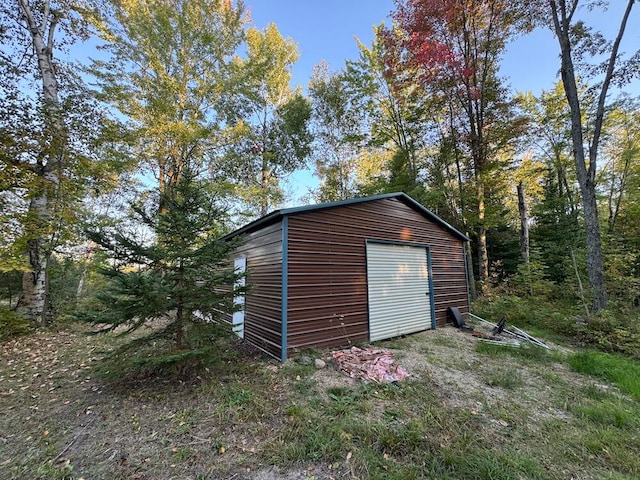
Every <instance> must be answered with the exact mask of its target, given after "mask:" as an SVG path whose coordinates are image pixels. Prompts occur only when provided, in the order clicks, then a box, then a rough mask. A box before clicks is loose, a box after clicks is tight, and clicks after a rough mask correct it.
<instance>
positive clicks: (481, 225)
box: [477, 179, 489, 292]
mask: <svg viewBox="0 0 640 480" xmlns="http://www.w3.org/2000/svg"><path fill="white" fill-rule="evenodd" d="M477 183H478V185H477V193H478V274H479V275H480V289H479V290H480V292H482V291H483V290H484V289H485V288H486V286H487V285H488V284H489V252H488V249H487V227H486V225H485V201H484V182H482V180H480V179H478V180H477Z"/></svg>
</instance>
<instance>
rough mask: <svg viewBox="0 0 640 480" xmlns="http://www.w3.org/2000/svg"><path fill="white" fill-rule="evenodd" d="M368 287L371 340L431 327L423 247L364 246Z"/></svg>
mask: <svg viewBox="0 0 640 480" xmlns="http://www.w3.org/2000/svg"><path fill="white" fill-rule="evenodd" d="M367 284H368V287H367V288H368V294H369V336H370V339H371V341H375V340H382V339H385V338H391V337H395V336H399V335H405V334H408V333H413V332H418V331H421V330H426V329H428V328H430V327H431V296H430V292H429V269H428V264H427V251H426V248H425V247H416V246H407V245H395V244H385V243H374V242H369V243H367Z"/></svg>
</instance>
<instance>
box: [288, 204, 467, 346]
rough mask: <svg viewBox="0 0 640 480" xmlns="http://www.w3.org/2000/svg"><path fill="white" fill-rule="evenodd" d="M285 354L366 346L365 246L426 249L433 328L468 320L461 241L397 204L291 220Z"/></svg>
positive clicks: (298, 216)
mask: <svg viewBox="0 0 640 480" xmlns="http://www.w3.org/2000/svg"><path fill="white" fill-rule="evenodd" d="M288 222H289V223H288V257H289V262H288V265H289V267H288V268H289V270H288V278H289V281H288V318H287V324H288V331H287V332H288V334H287V340H288V341H287V346H288V348H287V350H288V353H293V352H295V351H296V349H300V348H305V347H308V346H315V347H334V346H344V345H348V344H349V342H361V341H366V340H367V339H368V310H367V269H366V257H365V242H366V239H379V240H391V241H398V242H412V243H420V244H426V245H429V247H430V251H431V265H432V274H433V295H434V302H435V314H436V322H437V324H438V325H443V324H444V323H446V310H447V307H449V306H457V307H459V308H460V311H461V312H462V313H467V312H468V297H467V282H466V276H465V268H464V255H463V247H462V241H461V240H460V239H459V238H457V237H455V236H454V235H453V234H452V233H450V232H449V231H448V230H446V229H445V228H444V227H442V226H440V225H438V224H436V223H434V222H432V221H431V220H429V219H428V218H426V217H425V216H424V215H422V214H421V213H419V212H417V211H416V210H414V209H412V208H411V207H409V206H407V205H406V204H405V203H403V202H402V201H400V200H398V199H396V198H389V199H381V200H374V201H371V202H363V203H357V204H352V205H344V206H337V207H333V208H328V209H324V210H316V211H308V212H301V213H299V214H292V215H290V216H289V220H288Z"/></svg>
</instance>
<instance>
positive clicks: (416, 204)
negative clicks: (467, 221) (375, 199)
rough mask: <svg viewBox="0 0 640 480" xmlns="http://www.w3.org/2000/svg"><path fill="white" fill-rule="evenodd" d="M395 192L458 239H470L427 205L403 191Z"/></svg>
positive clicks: (466, 240)
mask: <svg viewBox="0 0 640 480" xmlns="http://www.w3.org/2000/svg"><path fill="white" fill-rule="evenodd" d="M397 194H398V195H399V196H401V197H402V198H403V199H404V200H405V201H407V202H409V203H410V204H411V205H412V206H413V207H415V208H416V209H417V210H419V211H420V212H422V213H423V214H425V215H426V216H428V217H429V218H431V220H434V221H435V222H436V223H439V224H440V225H442V226H443V227H445V228H446V229H447V230H449V231H450V232H451V233H453V234H454V235H456V236H457V237H459V238H460V240H464V241H465V242H468V241H470V240H469V237H467V236H466V235H465V234H464V233H462V232H461V231H460V230H458V229H457V228H455V227H454V226H452V225H451V224H449V223H448V222H445V221H444V220H443V219H442V218H440V217H439V216H438V215H436V214H435V213H433V212H432V211H431V210H429V209H428V208H427V207H425V206H424V205H422V204H421V203H419V202H418V201H417V200H414V199H413V198H411V197H410V196H409V195H407V194H406V193H404V192H398V193H397Z"/></svg>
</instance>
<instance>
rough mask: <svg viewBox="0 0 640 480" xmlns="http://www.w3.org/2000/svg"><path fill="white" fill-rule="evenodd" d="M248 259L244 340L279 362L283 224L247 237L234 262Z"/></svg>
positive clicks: (236, 252)
mask: <svg viewBox="0 0 640 480" xmlns="http://www.w3.org/2000/svg"><path fill="white" fill-rule="evenodd" d="M238 257H246V258H247V278H246V282H247V285H249V286H250V289H249V292H248V293H247V296H246V299H245V314H244V321H245V328H244V338H245V340H248V341H249V342H250V343H251V344H253V345H255V346H256V347H258V348H260V349H262V350H264V351H265V352H266V353H268V354H269V355H272V356H274V357H276V358H280V354H281V345H282V222H278V223H276V224H274V225H269V226H267V227H265V228H262V229H260V230H258V231H256V232H253V233H250V234H247V235H245V243H244V244H243V245H242V246H241V247H239V248H238V249H237V250H235V251H234V253H233V258H234V259H235V258H238Z"/></svg>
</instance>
